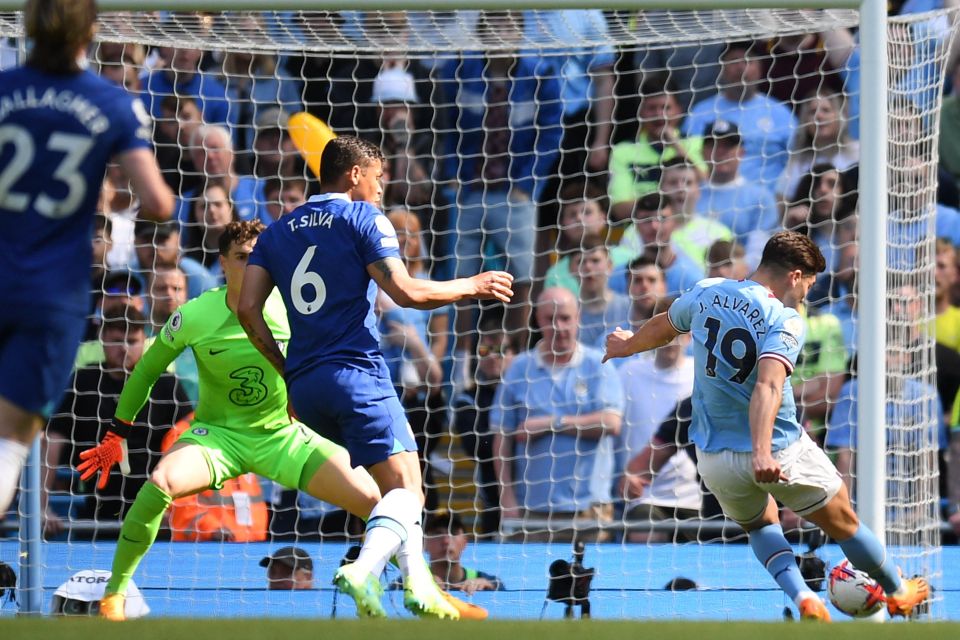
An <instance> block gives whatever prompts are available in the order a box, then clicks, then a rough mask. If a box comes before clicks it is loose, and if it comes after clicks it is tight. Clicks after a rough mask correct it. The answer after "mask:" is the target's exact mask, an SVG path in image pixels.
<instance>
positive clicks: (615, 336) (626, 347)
mask: <svg viewBox="0 0 960 640" xmlns="http://www.w3.org/2000/svg"><path fill="white" fill-rule="evenodd" d="M632 337H633V331H628V330H627V329H621V328H620V327H617V328H616V330H615V331H614V332H613V333H611V334H609V335H608V336H607V352H606V353H605V354H603V362H606V361H607V360H610V359H611V358H625V357H627V356H632V355H633V351H631V350H630V338H632Z"/></svg>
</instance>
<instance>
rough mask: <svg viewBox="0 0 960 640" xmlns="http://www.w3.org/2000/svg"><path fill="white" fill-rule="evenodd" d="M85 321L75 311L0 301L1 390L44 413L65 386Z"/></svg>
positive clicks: (49, 410)
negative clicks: (3, 303) (2, 304)
mask: <svg viewBox="0 0 960 640" xmlns="http://www.w3.org/2000/svg"><path fill="white" fill-rule="evenodd" d="M85 327H86V319H85V318H84V316H83V314H82V313H77V312H76V311H66V310H63V309H56V308H52V307H42V306H39V305H37V306H27V305H21V304H17V305H7V306H0V396H3V397H4V398H6V399H7V400H9V401H10V402H12V403H13V404H15V405H17V406H18V407H20V408H21V409H24V410H26V411H30V412H31V413H38V414H40V415H41V416H43V417H44V418H49V417H50V414H52V413H53V412H54V411H56V410H57V406H58V405H59V404H60V400H61V399H62V398H63V395H64V393H65V392H66V390H67V383H68V382H69V380H70V372H71V371H72V370H73V361H74V358H76V357H77V347H78V346H79V345H80V340H81V339H82V338H83V332H84V328H85Z"/></svg>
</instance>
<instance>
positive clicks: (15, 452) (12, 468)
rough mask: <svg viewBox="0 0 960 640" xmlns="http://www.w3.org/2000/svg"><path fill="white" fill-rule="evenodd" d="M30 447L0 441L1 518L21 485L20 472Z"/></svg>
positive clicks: (12, 441) (18, 443)
mask: <svg viewBox="0 0 960 640" xmlns="http://www.w3.org/2000/svg"><path fill="white" fill-rule="evenodd" d="M28 453H30V447H28V446H27V445H25V444H22V443H20V442H16V441H14V440H6V439H0V518H2V517H3V514H5V513H6V512H7V509H9V508H10V503H11V502H12V501H13V494H15V493H16V492H17V486H18V485H19V483H20V470H21V469H22V468H23V463H24V462H26V460H27V454H28Z"/></svg>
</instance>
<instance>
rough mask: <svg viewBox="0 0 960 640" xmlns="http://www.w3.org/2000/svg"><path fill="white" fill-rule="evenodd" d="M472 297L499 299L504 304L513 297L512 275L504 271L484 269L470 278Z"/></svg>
mask: <svg viewBox="0 0 960 640" xmlns="http://www.w3.org/2000/svg"><path fill="white" fill-rule="evenodd" d="M470 280H471V281H472V282H473V285H474V294H473V297H474V298H477V299H478V300H499V301H500V302H503V303H504V304H506V303H508V302H510V299H511V298H512V297H513V276H512V275H510V274H509V273H507V272H506V271H484V272H483V273H480V274H477V275H475V276H473V277H472V278H470Z"/></svg>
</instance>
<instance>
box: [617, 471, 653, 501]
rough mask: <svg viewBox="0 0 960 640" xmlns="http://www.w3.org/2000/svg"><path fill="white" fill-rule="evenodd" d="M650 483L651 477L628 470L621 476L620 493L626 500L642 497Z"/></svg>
mask: <svg viewBox="0 0 960 640" xmlns="http://www.w3.org/2000/svg"><path fill="white" fill-rule="evenodd" d="M649 484H650V478H648V477H646V476H642V475H638V474H636V473H630V472H627V473H625V474H623V477H621V478H620V495H621V496H623V499H624V500H636V499H637V498H642V497H643V492H644V491H646V489H647V486H648V485H649Z"/></svg>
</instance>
